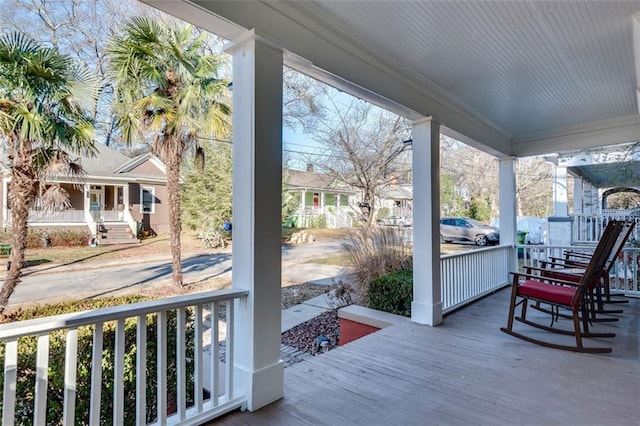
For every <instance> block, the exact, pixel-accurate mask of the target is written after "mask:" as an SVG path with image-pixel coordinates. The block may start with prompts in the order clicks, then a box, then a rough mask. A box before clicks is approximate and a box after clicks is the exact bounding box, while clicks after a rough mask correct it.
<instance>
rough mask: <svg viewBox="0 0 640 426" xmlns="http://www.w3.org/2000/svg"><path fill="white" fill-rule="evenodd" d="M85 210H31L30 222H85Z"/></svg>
mask: <svg viewBox="0 0 640 426" xmlns="http://www.w3.org/2000/svg"><path fill="white" fill-rule="evenodd" d="M84 221H85V220H84V210H73V209H69V210H61V211H48V210H46V211H45V210H30V211H29V222H30V223H43V222H52V223H72V222H75V223H84Z"/></svg>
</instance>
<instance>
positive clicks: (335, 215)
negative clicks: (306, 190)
mask: <svg viewBox="0 0 640 426" xmlns="http://www.w3.org/2000/svg"><path fill="white" fill-rule="evenodd" d="M324 216H325V217H326V218H327V227H329V228H350V227H351V226H352V225H353V218H352V217H351V216H349V214H348V213H347V212H345V211H344V210H343V209H341V208H340V207H327V208H325V209H324Z"/></svg>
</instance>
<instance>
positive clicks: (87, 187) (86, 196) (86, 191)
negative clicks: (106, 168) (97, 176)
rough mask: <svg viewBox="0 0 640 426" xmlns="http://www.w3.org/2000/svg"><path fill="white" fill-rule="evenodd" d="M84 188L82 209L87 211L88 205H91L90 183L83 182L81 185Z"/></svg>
mask: <svg viewBox="0 0 640 426" xmlns="http://www.w3.org/2000/svg"><path fill="white" fill-rule="evenodd" d="M83 188H84V211H85V212H88V211H89V210H90V208H91V207H90V206H91V203H90V202H91V199H90V198H89V197H90V194H91V185H89V184H88V183H85V184H84V185H83Z"/></svg>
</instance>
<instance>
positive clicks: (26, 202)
mask: <svg viewBox="0 0 640 426" xmlns="http://www.w3.org/2000/svg"><path fill="white" fill-rule="evenodd" d="M25 145H29V144H25ZM36 179H37V177H36V174H35V172H34V170H33V166H32V158H31V149H30V146H25V147H23V148H22V151H21V152H20V153H18V154H17V157H16V160H15V163H14V164H13V166H12V173H11V182H10V184H9V200H10V203H11V256H10V257H9V260H10V262H11V266H10V268H9V270H8V271H7V277H6V278H5V280H4V284H3V285H2V289H0V313H2V312H4V310H5V309H6V307H7V305H8V303H9V298H10V297H11V295H12V294H13V292H14V290H15V288H16V286H17V285H18V284H19V283H20V281H21V280H20V277H21V276H22V267H23V265H24V258H25V255H26V252H27V233H28V231H29V226H28V220H29V207H30V206H31V205H32V204H33V200H34V197H35V193H36Z"/></svg>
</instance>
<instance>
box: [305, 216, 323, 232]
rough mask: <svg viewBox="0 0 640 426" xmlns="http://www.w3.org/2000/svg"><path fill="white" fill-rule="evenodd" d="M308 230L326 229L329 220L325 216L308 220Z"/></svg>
mask: <svg viewBox="0 0 640 426" xmlns="http://www.w3.org/2000/svg"><path fill="white" fill-rule="evenodd" d="M307 227H308V228H315V229H320V228H326V227H327V218H326V217H324V216H316V217H313V218H311V219H309V220H308V226H307Z"/></svg>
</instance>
